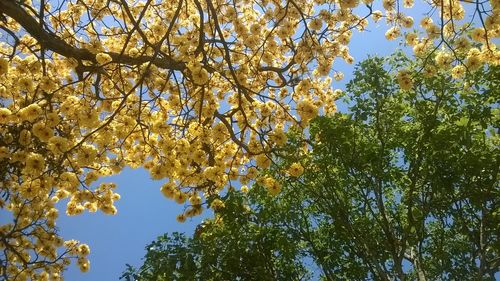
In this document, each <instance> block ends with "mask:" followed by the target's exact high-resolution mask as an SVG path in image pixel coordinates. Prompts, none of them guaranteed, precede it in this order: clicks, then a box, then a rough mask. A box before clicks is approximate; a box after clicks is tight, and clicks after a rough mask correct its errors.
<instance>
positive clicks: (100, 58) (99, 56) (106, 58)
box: [95, 53, 113, 65]
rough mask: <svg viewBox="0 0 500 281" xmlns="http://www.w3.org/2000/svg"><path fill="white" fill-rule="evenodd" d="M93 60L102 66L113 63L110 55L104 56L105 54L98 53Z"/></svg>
mask: <svg viewBox="0 0 500 281" xmlns="http://www.w3.org/2000/svg"><path fill="white" fill-rule="evenodd" d="M95 60H96V61H97V62H98V63H99V64H101V65H103V64H108V63H110V62H111V61H113V59H112V58H111V56H110V55H108V54H106V53H98V54H97V55H96V56H95Z"/></svg>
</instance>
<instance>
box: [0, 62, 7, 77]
mask: <svg viewBox="0 0 500 281" xmlns="http://www.w3.org/2000/svg"><path fill="white" fill-rule="evenodd" d="M8 72H9V61H8V60H6V59H4V58H0V75H3V74H7V73H8Z"/></svg>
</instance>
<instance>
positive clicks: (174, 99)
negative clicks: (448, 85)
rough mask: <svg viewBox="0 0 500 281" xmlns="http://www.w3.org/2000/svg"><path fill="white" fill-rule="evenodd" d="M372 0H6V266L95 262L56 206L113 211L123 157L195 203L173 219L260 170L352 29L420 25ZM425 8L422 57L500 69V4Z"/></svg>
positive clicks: (317, 93)
mask: <svg viewBox="0 0 500 281" xmlns="http://www.w3.org/2000/svg"><path fill="white" fill-rule="evenodd" d="M372 2H373V1H370V0H364V1H358V0H350V1H333V0H331V1H314V2H313V1H294V0H283V1H277V0H276V1H269V0H256V1H247V0H245V1H243V0H241V1H238V0H227V1H224V0H217V1H215V0H172V1H153V0H146V1H130V0H75V1H73V0H61V1H57V2H56V1H45V0H40V1H35V2H32V1H30V0H24V1H21V0H1V1H0V28H1V30H2V31H1V34H2V37H1V38H2V41H1V43H0V98H1V100H0V102H1V104H0V135H1V138H0V159H1V162H0V180H1V182H0V183H1V186H0V192H1V196H2V197H1V198H2V199H1V201H0V206H1V208H2V211H5V212H4V213H9V214H10V215H11V217H12V222H11V223H8V224H6V225H3V226H2V227H1V228H0V249H1V250H2V254H1V257H2V259H1V260H0V262H1V264H0V270H1V271H0V274H1V275H2V276H3V278H6V279H9V280H25V279H27V278H32V279H41V280H47V279H48V278H49V277H50V278H52V279H54V280H57V279H58V278H59V277H60V274H61V272H62V270H63V269H64V268H65V267H66V266H67V265H68V264H69V263H70V259H69V258H70V257H74V258H76V259H77V260H78V264H79V266H80V269H81V270H82V271H86V270H88V269H89V261H88V260H87V259H86V255H87V254H88V252H89V249H88V247H87V246H86V245H85V244H79V243H78V242H77V241H74V240H69V241H64V240H63V239H62V238H61V237H59V236H58V234H57V231H56V228H55V225H56V219H57V216H58V211H57V209H56V208H55V207H54V204H55V203H56V202H58V201H59V200H61V199H64V198H69V201H68V203H67V208H66V212H67V214H68V215H77V214H81V213H82V212H84V211H85V210H88V211H90V212H95V211H97V210H100V211H102V212H104V213H106V214H114V213H116V211H117V210H116V208H115V207H114V205H113V202H114V201H115V200H118V199H119V195H118V194H117V193H116V192H115V185H114V184H112V183H102V184H99V185H97V186H96V184H95V181H96V180H97V179H99V178H100V177H103V176H108V175H112V174H117V173H119V172H120V171H121V170H122V169H123V167H125V166H129V167H132V168H137V167H144V168H145V169H147V170H149V171H150V174H151V177H152V178H153V179H155V180H163V181H164V183H163V185H162V186H161V192H162V193H163V194H164V195H165V196H166V197H168V198H171V199H173V200H175V201H177V202H178V203H181V204H186V209H185V212H184V213H183V214H180V215H179V216H178V220H179V221H183V220H185V218H186V217H190V216H195V215H198V214H200V213H201V212H202V205H203V204H204V202H205V199H204V198H207V197H210V196H217V194H218V193H219V192H220V191H221V190H223V189H224V188H225V187H228V186H231V184H232V182H234V181H239V182H241V183H247V182H250V181H252V180H254V179H255V178H256V177H257V174H258V169H259V168H267V167H268V166H269V165H270V164H271V162H272V161H271V158H272V155H273V154H274V153H275V152H277V151H279V149H280V146H282V145H283V144H284V143H285V142H286V140H287V138H286V135H285V131H286V130H287V129H288V128H290V127H297V128H300V129H304V128H306V127H307V125H308V123H309V121H310V120H311V119H312V118H314V117H315V116H316V115H317V114H319V113H322V114H329V113H332V112H334V111H335V103H334V100H335V97H336V95H337V93H338V92H336V91H335V90H334V89H333V88H332V85H331V82H332V79H331V78H330V76H333V77H334V78H336V79H341V78H342V73H340V72H336V71H334V70H332V65H333V62H334V61H335V60H337V59H343V60H345V61H346V62H348V63H352V62H353V60H354V58H353V57H352V56H351V55H350V54H349V48H348V44H349V41H350V38H351V36H352V34H353V30H355V29H357V30H360V31H363V30H364V29H365V28H366V27H367V26H368V24H369V20H370V18H371V19H372V20H373V21H377V20H380V19H381V18H385V19H386V21H387V23H388V24H389V26H390V28H389V29H388V31H387V33H386V38H387V39H389V40H393V39H396V38H398V37H399V36H401V35H402V34H403V33H404V30H408V31H410V29H409V28H411V27H412V25H413V22H414V20H413V18H412V17H409V16H407V15H405V14H404V13H405V10H404V8H411V7H412V6H413V1H411V0H405V1H396V0H384V1H382V3H372ZM421 4H422V5H427V6H428V7H429V11H430V12H429V16H427V17H424V18H423V19H422V21H421V22H420V26H421V27H422V29H421V33H416V32H413V31H412V32H409V33H407V34H406V35H405V40H406V41H407V43H408V44H409V45H411V46H413V50H414V52H415V54H416V55H417V56H420V57H428V58H431V59H434V58H435V60H436V62H437V63H438V65H439V66H440V67H444V68H452V67H453V68H452V71H453V73H456V76H457V77H460V76H461V75H463V74H464V73H465V72H466V71H471V70H474V69H478V68H480V67H481V66H482V65H484V64H498V62H499V53H498V51H496V50H495V45H494V44H493V43H492V39H493V38H495V37H497V36H498V34H499V26H500V25H499V22H498V21H499V18H500V17H499V16H498V11H499V9H500V2H498V1H497V0H492V1H490V2H487V1H479V0H477V1H476V2H471V1H458V0H443V1H428V2H425V3H421ZM378 6H380V7H378ZM378 8H380V9H381V10H382V11H380V10H377V9H378ZM434 22H435V23H434ZM475 23H478V25H477V26H476V25H475ZM405 28H407V29H405ZM419 34H421V35H419ZM440 47H443V48H440ZM425 71H427V72H430V73H432V71H433V70H432V69H425ZM412 79H413V78H412V76H411V75H409V74H408V73H406V72H402V73H401V75H400V82H401V83H402V84H404V85H406V87H411V85H412ZM266 186H267V188H268V189H269V191H270V192H271V193H273V194H275V193H277V192H279V184H277V181H275V180H272V178H269V179H268V180H266Z"/></svg>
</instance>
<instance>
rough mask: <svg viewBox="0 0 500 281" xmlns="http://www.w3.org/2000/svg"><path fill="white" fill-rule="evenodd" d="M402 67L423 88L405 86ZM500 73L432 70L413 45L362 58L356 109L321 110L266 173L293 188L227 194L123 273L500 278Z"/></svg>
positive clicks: (351, 95)
mask: <svg viewBox="0 0 500 281" xmlns="http://www.w3.org/2000/svg"><path fill="white" fill-rule="evenodd" d="M401 69H407V70H410V71H411V72H412V77H413V80H414V86H413V90H409V91H402V90H400V88H399V87H398V84H397V82H396V79H395V78H394V75H393V73H394V72H395V71H398V70H401ZM498 77H500V70H499V69H498V68H494V67H491V68H489V69H485V70H479V71H477V72H474V73H468V75H467V77H466V79H464V80H463V81H462V80H461V81H456V80H454V79H452V78H451V77H450V74H449V73H448V71H446V70H440V71H437V72H436V74H435V75H433V76H432V77H426V76H425V75H422V73H420V72H419V67H418V65H416V63H414V62H411V61H409V60H408V59H407V58H405V57H404V56H403V55H402V54H396V55H394V56H392V57H389V58H385V59H384V58H376V57H373V58H369V59H367V60H366V61H363V62H362V63H360V64H359V65H358V67H357V68H356V71H355V72H354V77H353V79H352V81H351V82H350V83H349V84H348V86H347V94H346V96H345V97H344V99H345V102H347V103H348V104H350V105H351V106H350V109H349V112H347V113H336V114H334V115H333V116H329V117H320V118H316V120H314V121H313V122H312V124H311V128H310V138H309V140H304V139H302V138H301V137H300V136H299V135H298V134H291V135H290V137H289V144H288V146H287V147H285V148H284V149H283V150H282V151H281V155H282V157H281V158H279V159H276V160H277V161H276V164H275V165H274V166H273V167H272V168H271V169H270V170H268V171H266V173H268V174H270V175H272V176H273V177H275V178H278V179H279V180H280V181H281V183H282V185H283V188H282V192H281V193H280V194H279V195H278V196H275V197H273V196H269V195H268V193H267V191H266V190H265V188H264V187H261V186H260V185H258V184H257V185H255V186H254V187H252V188H251V189H250V191H249V193H248V194H244V193H241V192H237V191H230V192H228V195H227V198H226V199H225V207H224V208H222V209H220V210H217V211H216V218H215V219H213V220H209V221H207V222H205V223H204V224H202V225H200V226H199V228H198V230H197V232H196V234H195V235H194V237H193V238H185V237H184V236H179V235H178V234H174V236H173V237H169V236H164V237H163V238H160V239H159V240H158V241H157V242H155V243H160V244H161V245H162V246H154V248H151V247H150V246H148V255H147V256H146V259H145V263H144V265H143V266H142V267H141V269H139V270H133V269H132V268H130V269H129V271H128V273H127V274H128V275H127V274H126V276H131V274H137V275H138V276H139V278H138V280H159V279H158V276H160V275H159V274H164V275H165V276H166V279H165V280H201V279H202V280H238V279H239V280H304V279H318V278H321V279H323V280H367V279H371V280H420V281H423V280H494V279H495V277H494V275H495V273H497V272H498V271H499V265H500V257H499V249H500V244H499V242H498V233H500V232H499V225H500V213H499V203H500V202H499V201H500V200H499V198H500V197H499V184H498V169H499V166H500V163H499V162H500V157H499V155H500V154H499V153H498V152H499V151H498V148H499V138H498V124H499V116H500V115H499V114H498V113H499V112H498V103H497V101H498V100H500V90H499V89H500V85H499V79H498ZM304 144H305V145H308V146H309V147H310V148H311V152H310V153H304V152H303V151H302V150H300V149H297V148H298V147H302V146H303V145H304ZM294 162H300V163H301V164H302V165H303V166H304V167H305V168H306V169H305V172H304V174H303V175H302V176H300V177H299V178H292V177H288V176H286V175H285V173H284V172H283V171H284V170H286V169H287V167H288V166H289V165H290V164H291V163H294ZM257 182H259V181H257ZM176 237H177V238H176ZM179 237H181V238H179ZM162 239H163V240H162ZM176 239H177V240H176ZM153 244H154V243H153ZM169 245H170V248H169V247H168V246H169ZM165 246H167V247H166V248H165ZM158 249H162V250H158ZM169 274H170V275H169ZM175 274H176V275H175ZM189 274H191V275H189ZM155 278H156V279H155Z"/></svg>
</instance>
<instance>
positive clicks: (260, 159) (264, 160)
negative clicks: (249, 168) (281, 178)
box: [255, 154, 271, 169]
mask: <svg viewBox="0 0 500 281" xmlns="http://www.w3.org/2000/svg"><path fill="white" fill-rule="evenodd" d="M255 163H256V164H257V166H259V167H260V168H262V169H266V168H269V166H271V159H269V158H268V157H267V156H266V155H265V154H259V155H257V157H255Z"/></svg>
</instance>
